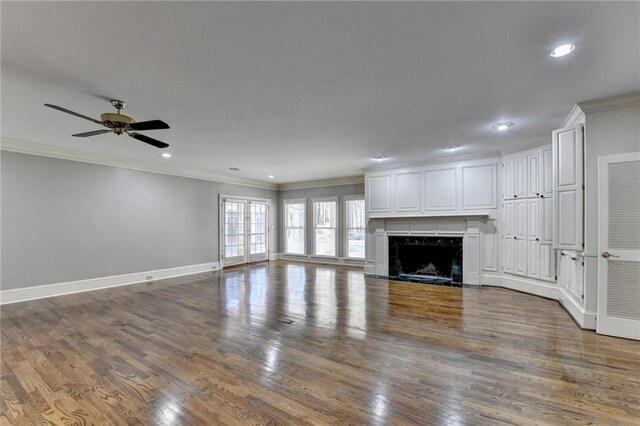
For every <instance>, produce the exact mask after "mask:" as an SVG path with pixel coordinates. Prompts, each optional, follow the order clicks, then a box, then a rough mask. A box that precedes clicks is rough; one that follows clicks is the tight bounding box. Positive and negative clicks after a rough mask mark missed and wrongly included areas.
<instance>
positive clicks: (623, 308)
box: [596, 152, 640, 340]
mask: <svg viewBox="0 0 640 426" xmlns="http://www.w3.org/2000/svg"><path fill="white" fill-rule="evenodd" d="M598 199H599V203H598V204H599V207H598V251H599V253H600V257H599V260H598V323H597V328H596V329H597V332H598V333H601V334H608V335H611V336H619V337H626V338H629V339H638V340H640V152H635V153H629V154H613V155H605V156H602V157H600V159H599V167H598Z"/></svg>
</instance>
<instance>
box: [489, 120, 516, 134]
mask: <svg viewBox="0 0 640 426" xmlns="http://www.w3.org/2000/svg"><path fill="white" fill-rule="evenodd" d="M511 126H513V123H512V122H510V121H506V122H504V123H496V124H494V125H493V128H494V129H496V130H497V131H499V132H502V131H504V130H507V129H508V128H509V127H511Z"/></svg>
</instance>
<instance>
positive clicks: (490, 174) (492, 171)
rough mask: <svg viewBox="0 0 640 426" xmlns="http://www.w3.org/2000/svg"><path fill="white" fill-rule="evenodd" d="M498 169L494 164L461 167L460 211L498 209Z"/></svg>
mask: <svg viewBox="0 0 640 426" xmlns="http://www.w3.org/2000/svg"><path fill="white" fill-rule="evenodd" d="M497 173H498V169H497V166H496V165H495V164H489V165H483V166H468V167H462V209H463V210H482V209H495V208H497V207H498V200H497V194H496V192H497V182H498V176H497Z"/></svg>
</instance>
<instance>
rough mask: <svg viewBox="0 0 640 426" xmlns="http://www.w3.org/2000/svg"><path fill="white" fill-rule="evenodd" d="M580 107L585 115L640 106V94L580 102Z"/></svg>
mask: <svg viewBox="0 0 640 426" xmlns="http://www.w3.org/2000/svg"><path fill="white" fill-rule="evenodd" d="M578 106H579V107H580V109H581V110H582V111H584V113H585V114H589V113H592V112H599V111H608V110H612V109H619V108H627V107H633V106H640V92H633V93H627V94H624V95H618V96H608V97H606V98H600V99H593V100H590V101H583V102H578Z"/></svg>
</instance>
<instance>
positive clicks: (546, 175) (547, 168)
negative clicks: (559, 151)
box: [540, 148, 553, 198]
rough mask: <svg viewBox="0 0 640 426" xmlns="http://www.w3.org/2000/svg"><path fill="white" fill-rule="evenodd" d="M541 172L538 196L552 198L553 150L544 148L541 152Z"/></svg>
mask: <svg viewBox="0 0 640 426" xmlns="http://www.w3.org/2000/svg"><path fill="white" fill-rule="evenodd" d="M541 161H542V171H541V174H542V176H541V178H542V179H541V181H540V191H541V193H540V195H541V196H542V197H543V198H545V197H553V150H552V149H551V148H548V149H547V148H545V149H543V150H542V151H541Z"/></svg>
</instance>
